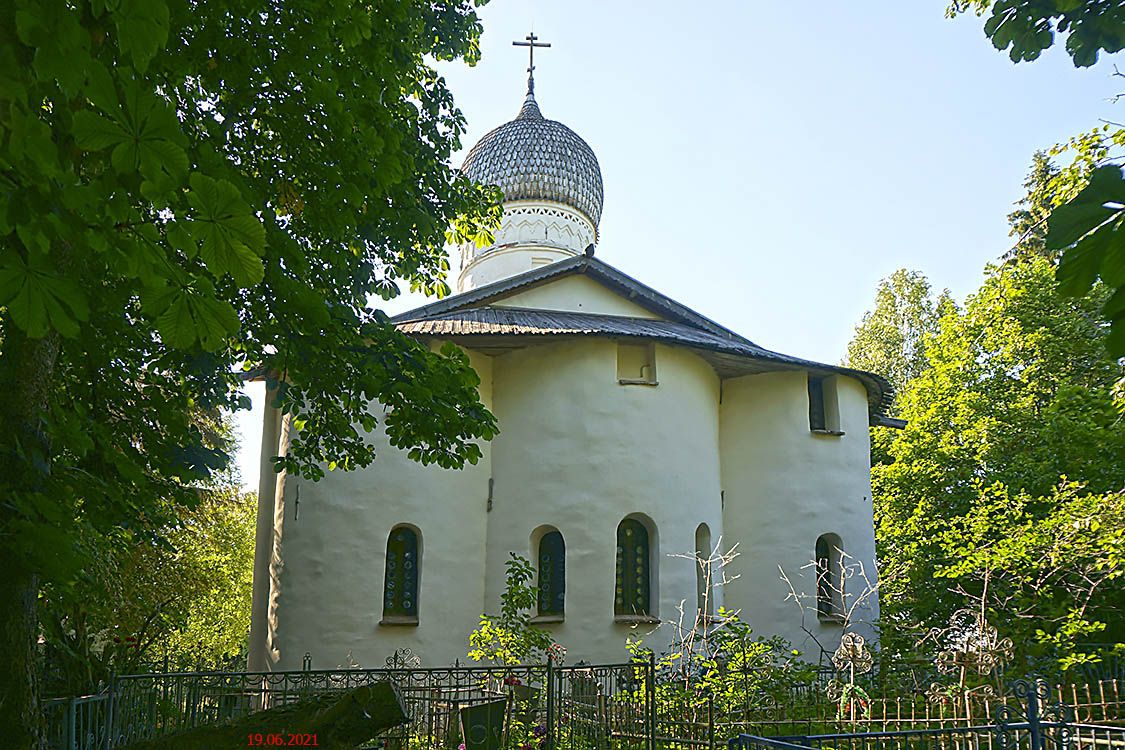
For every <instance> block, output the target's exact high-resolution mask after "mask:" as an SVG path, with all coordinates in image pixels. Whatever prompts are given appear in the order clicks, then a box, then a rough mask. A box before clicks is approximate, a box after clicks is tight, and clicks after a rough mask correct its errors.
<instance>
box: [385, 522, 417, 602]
mask: <svg viewBox="0 0 1125 750" xmlns="http://www.w3.org/2000/svg"><path fill="white" fill-rule="evenodd" d="M420 561H421V558H420V557H419V555H418V532H416V531H415V530H414V529H411V528H409V527H407V526H398V527H396V528H394V529H391V534H390V536H389V537H388V538H387V567H386V572H385V573H384V576H383V619H384V620H385V621H392V620H399V621H402V620H415V621H416V620H417V619H418V568H419V564H420Z"/></svg>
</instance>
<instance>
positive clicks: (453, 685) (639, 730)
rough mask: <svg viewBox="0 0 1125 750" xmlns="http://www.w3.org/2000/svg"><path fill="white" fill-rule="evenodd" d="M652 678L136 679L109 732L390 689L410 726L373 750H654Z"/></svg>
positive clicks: (347, 674) (462, 669)
mask: <svg viewBox="0 0 1125 750" xmlns="http://www.w3.org/2000/svg"><path fill="white" fill-rule="evenodd" d="M652 674H653V665H652V663H651V662H645V661H641V662H633V663H628V664H611V665H596V666H586V665H578V666H572V667H556V666H554V665H553V664H551V663H548V664H546V665H542V666H514V667H470V666H461V665H456V666H453V667H447V668H437V669H432V668H430V669H422V668H385V669H345V670H311V669H310V670H303V671H300V672H257V673H255V672H201V673H200V672H181V673H165V674H160V673H157V674H143V675H129V676H125V677H120V678H118V679H116V680H115V681H114V683H113V685H112V689H111V691H110V692H111V695H112V696H113V704H112V707H113V712H112V715H111V716H109V717H108V725H109V726H108V728H107V729H106V730H105V731H106V736H107V737H109V744H108V747H109V748H113V747H119V746H122V745H125V744H128V743H129V742H133V741H136V740H141V739H150V738H153V737H158V736H163V735H167V734H171V733H175V732H180V731H183V730H187V729H191V728H194V727H199V726H206V725H211V724H216V723H219V722H223V721H227V720H230V719H234V718H238V717H241V716H245V715H247V714H249V713H251V712H253V711H258V710H262V709H267V708H272V707H276V706H281V705H286V704H289V703H292V702H294V701H298V700H301V699H302V698H306V697H309V696H313V695H322V694H325V693H332V692H341V691H344V690H348V689H351V688H355V687H359V686H362V685H367V684H372V683H378V682H390V683H392V684H393V685H395V686H396V688H397V689H398V691H399V694H400V695H401V696H402V699H403V703H404V705H405V708H406V713H407V716H408V717H409V719H410V721H409V723H408V724H405V725H403V726H401V727H399V728H396V729H392V730H389V731H387V732H385V733H384V734H382V735H381V736H380V737H379V741H378V744H375V745H373V747H379V748H391V749H393V750H420V749H421V748H426V749H427V750H429V749H430V748H457V747H458V745H460V744H461V743H462V742H463V741H464V740H465V739H466V738H465V737H464V735H465V734H467V733H474V732H475V733H477V734H480V735H481V736H485V735H488V734H491V733H493V732H497V733H498V732H499V729H498V728H499V727H500V726H502V727H503V729H502V734H503V739H504V742H505V745H506V746H508V747H513V748H514V747H521V746H525V745H526V746H531V747H535V748H542V749H543V750H556V749H561V748H583V747H588V748H614V749H615V750H634V749H635V750H652V748H654V747H655V745H654V744H653V736H654V731H653V729H652V727H653V721H654V718H655V711H654V709H655V703H654V697H653V680H652ZM495 707H499V708H498V710H491V711H490V710H482V711H474V710H473V709H474V708H484V709H489V708H495ZM490 722H491V723H490ZM56 747H66V746H65V745H56Z"/></svg>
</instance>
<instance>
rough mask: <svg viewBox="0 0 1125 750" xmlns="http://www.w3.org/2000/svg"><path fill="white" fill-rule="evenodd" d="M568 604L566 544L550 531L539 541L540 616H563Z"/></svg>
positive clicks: (559, 535)
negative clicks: (565, 606)
mask: <svg viewBox="0 0 1125 750" xmlns="http://www.w3.org/2000/svg"><path fill="white" fill-rule="evenodd" d="M565 604H566V544H565V543H564V542H563V537H562V534H560V533H559V532H557V531H550V532H547V533H546V534H544V535H543V536H542V537H541V538H540V539H539V614H540V615H553V616H557V617H562V616H563V611H564V605H565Z"/></svg>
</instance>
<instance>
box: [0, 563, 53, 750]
mask: <svg viewBox="0 0 1125 750" xmlns="http://www.w3.org/2000/svg"><path fill="white" fill-rule="evenodd" d="M11 570H12V569H11V568H10V567H5V572H4V573H3V574H0V654H3V662H4V663H3V666H2V667H0V727H3V734H4V736H5V740H6V743H7V744H5V747H10V748H13V750H39V748H41V747H44V737H43V734H44V732H43V729H44V727H43V715H42V711H41V710H40V706H39V696H38V690H37V687H38V670H39V665H38V664H37V660H36V658H35V634H36V619H35V599H36V596H37V595H38V584H37V582H36V579H35V575H34V574H31V573H15V572H9V571H11Z"/></svg>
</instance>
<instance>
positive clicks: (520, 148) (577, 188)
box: [461, 81, 603, 229]
mask: <svg viewBox="0 0 1125 750" xmlns="http://www.w3.org/2000/svg"><path fill="white" fill-rule="evenodd" d="M528 83H529V85H528V91H527V98H526V99H524V102H523V106H522V107H521V108H520V112H519V114H518V115H516V119H514V120H512V121H511V122H506V123H504V124H503V125H501V126H500V127H498V128H495V129H494V130H492V131H491V132H489V133H488V134H486V135H485V136H484V137H483V138H481V139H480V141H478V142H477V144H476V145H475V146H473V148H472V149H471V150H470V151H469V154H468V156H466V157H465V163H464V164H463V165H462V166H461V171H463V172H464V173H465V174H466V175H468V176H469V177H470V178H471V179H473V180H475V181H476V182H480V183H484V184H486V185H496V186H497V187H499V188H500V189H501V190H502V191H503V193H504V200H505V202H507V201H518V200H547V201H555V202H557V203H563V204H565V205H567V206H570V207H572V208H574V209H576V210H578V211H580V212H581V213H583V214H585V215H586V216H587V217H588V218H589V219H590V222H591V223H592V224H593V225H594V227H595V229H596V228H597V226H598V221H599V220H600V219H601V216H602V197H603V195H602V170H601V167H599V166H598V158H597V157H596V156H594V151H593V149H591V148H590V146H589V145H588V144H587V143H586V141H584V140H582V139H581V138H580V137H578V134H577V133H575V132H574V131H573V130H571V129H570V128H568V127H567V126H566V125H563V124H562V123H561V122H557V121H556V120H548V119H547V118H545V117H543V115H542V113H541V112H540V111H539V105H538V104H537V103H536V101H535V84H534V83H533V82H531V81H529V82H528Z"/></svg>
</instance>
